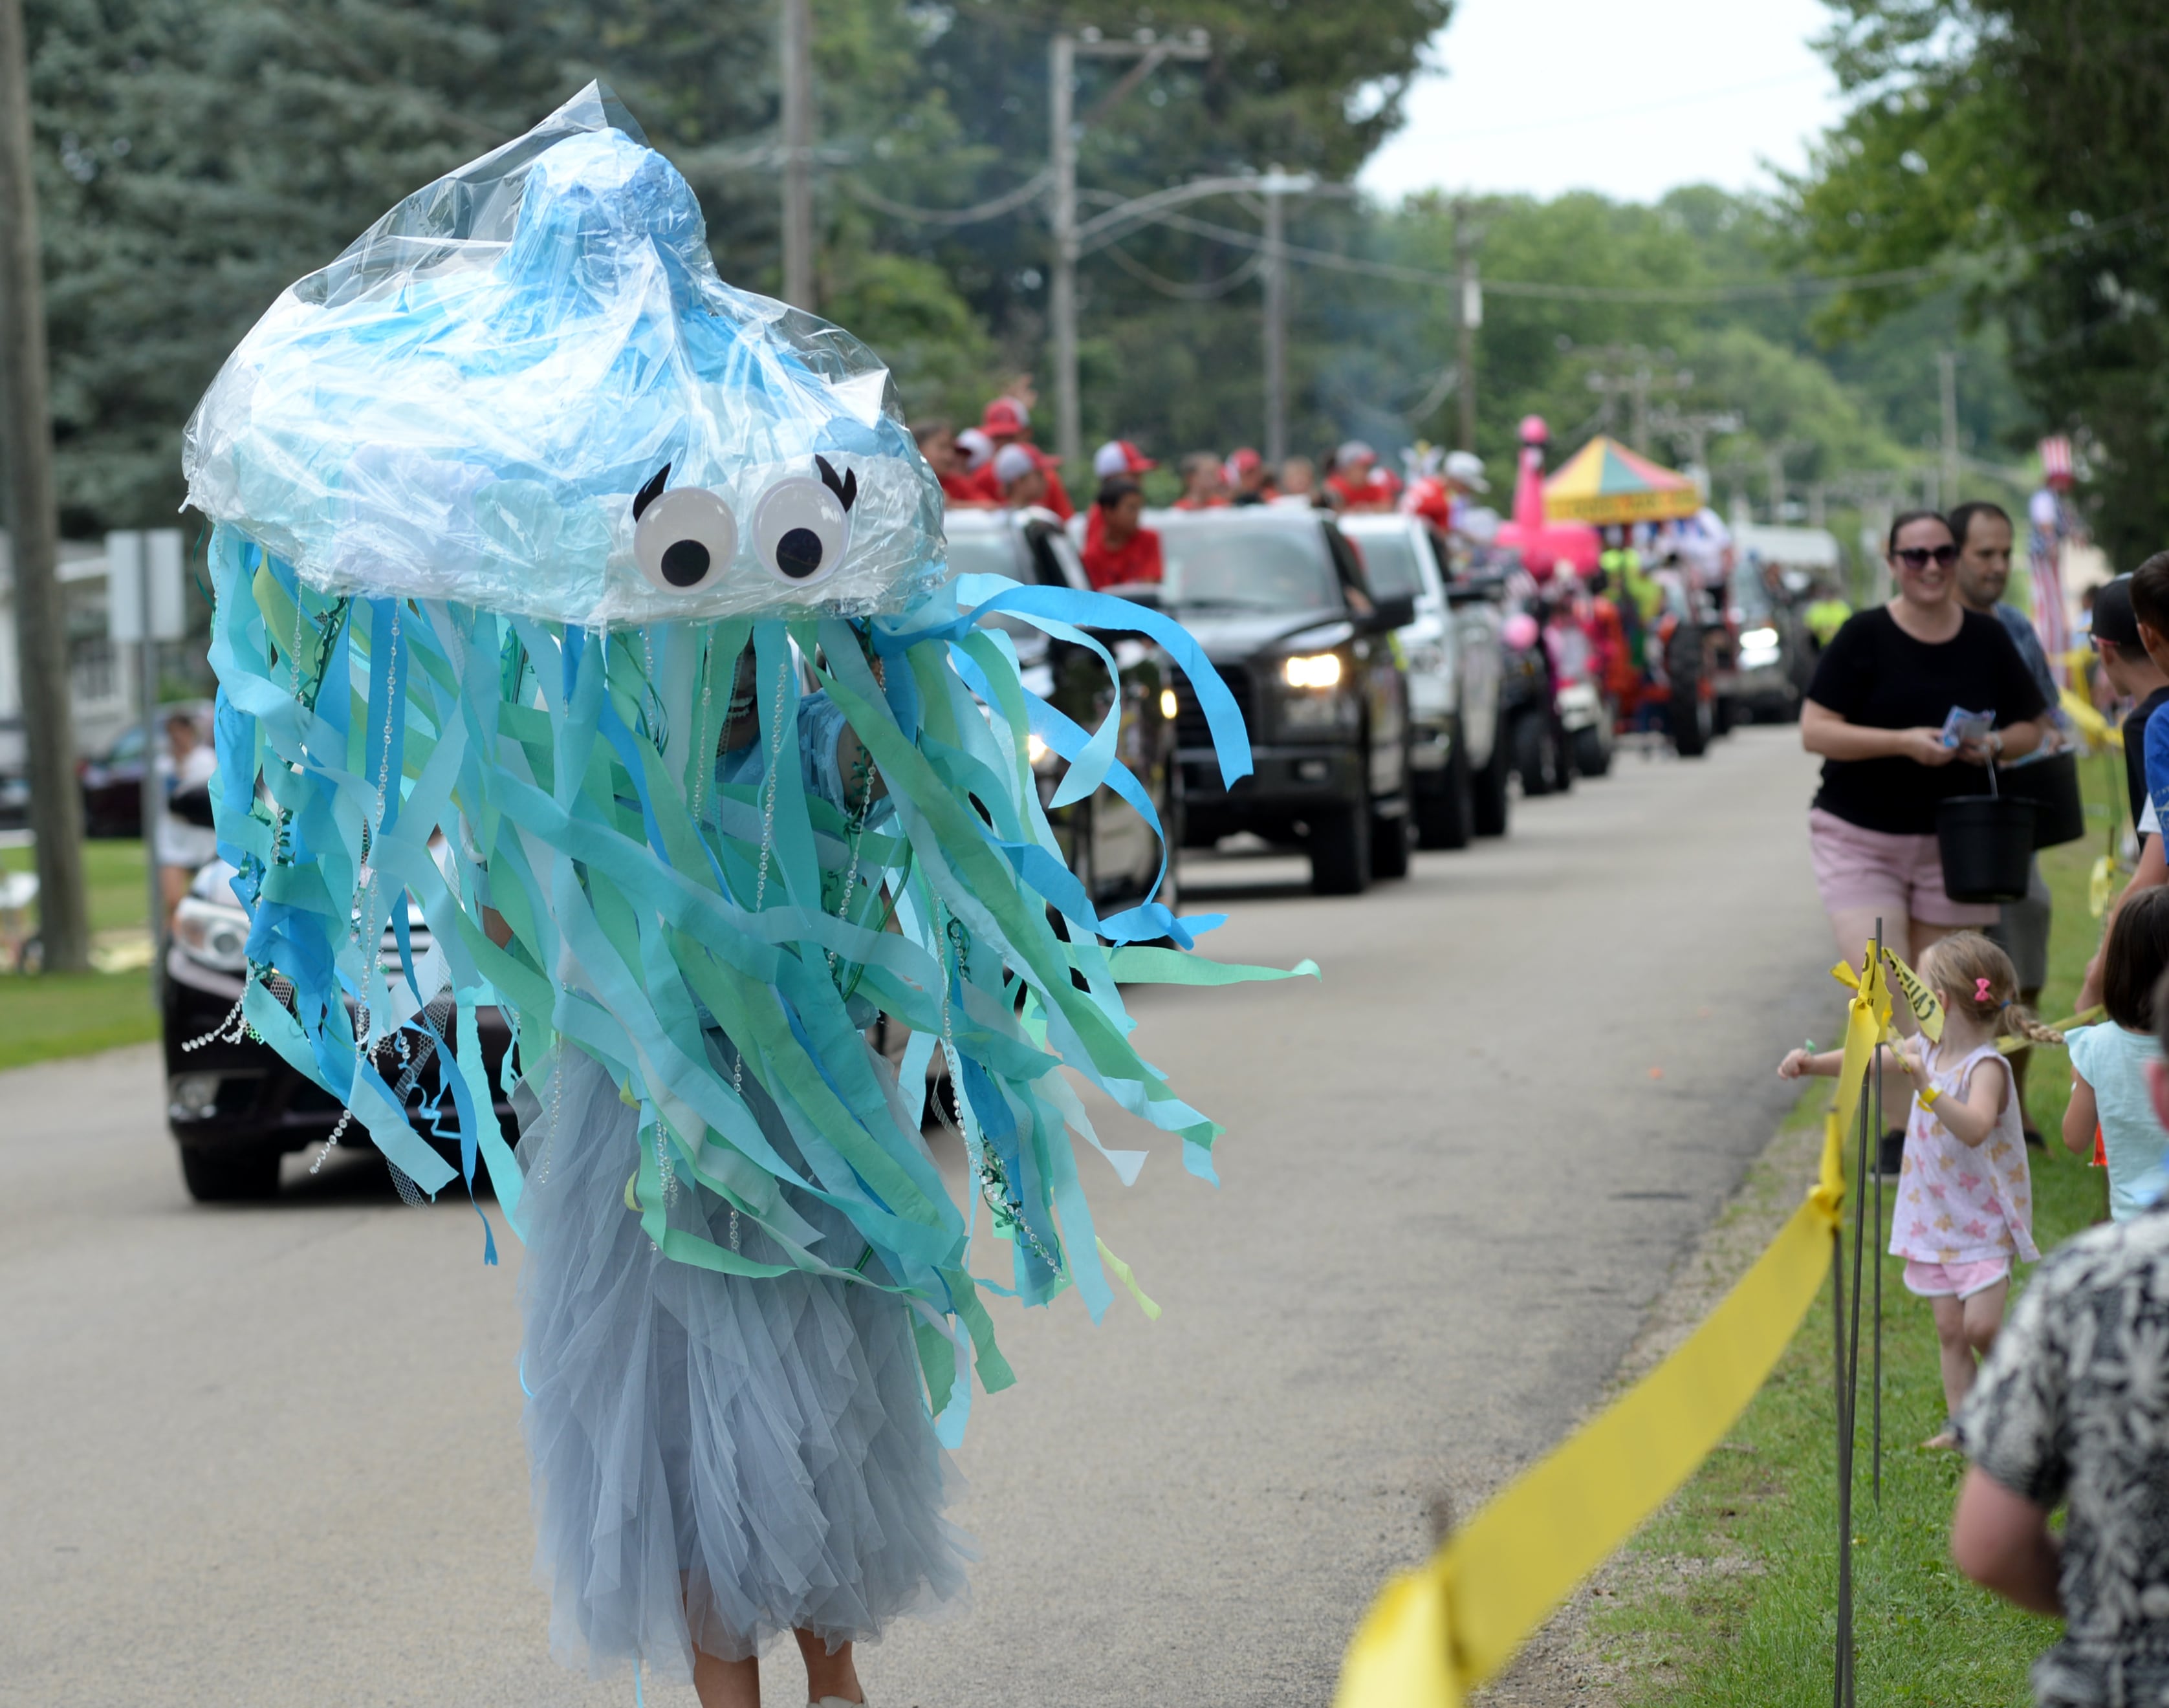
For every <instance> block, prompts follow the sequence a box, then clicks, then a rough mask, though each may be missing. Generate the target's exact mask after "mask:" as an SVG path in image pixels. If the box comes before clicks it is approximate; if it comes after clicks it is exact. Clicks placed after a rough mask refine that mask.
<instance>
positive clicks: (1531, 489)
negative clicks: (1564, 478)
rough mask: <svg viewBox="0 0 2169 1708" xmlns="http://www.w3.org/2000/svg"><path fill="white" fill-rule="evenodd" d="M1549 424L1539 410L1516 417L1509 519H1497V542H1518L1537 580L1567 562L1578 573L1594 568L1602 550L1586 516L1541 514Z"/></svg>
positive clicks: (1524, 562) (1509, 543) (1512, 543)
mask: <svg viewBox="0 0 2169 1708" xmlns="http://www.w3.org/2000/svg"><path fill="white" fill-rule="evenodd" d="M1550 441H1551V429H1550V428H1547V427H1546V426H1545V425H1544V418H1543V416H1541V415H1525V416H1523V417H1522V418H1521V469H1520V471H1519V473H1518V474H1516V476H1515V480H1514V519H1513V520H1512V521H1511V522H1505V523H1501V524H1500V527H1499V543H1500V545H1513V546H1518V547H1520V548H1521V562H1522V565H1523V567H1526V568H1527V570H1528V572H1529V573H1530V574H1531V575H1532V576H1534V577H1536V578H1537V580H1538V581H1546V580H1548V579H1549V578H1550V577H1551V573H1552V571H1553V568H1554V567H1557V566H1558V565H1559V564H1562V563H1564V564H1568V565H1570V566H1571V567H1573V568H1574V570H1575V572H1576V573H1577V574H1579V575H1582V576H1589V575H1593V574H1595V573H1596V558H1597V554H1598V553H1599V552H1600V551H1602V550H1603V541H1602V540H1601V539H1599V538H1598V535H1597V532H1596V528H1595V527H1594V526H1593V525H1592V524H1590V523H1587V522H1548V521H1546V520H1545V519H1544V447H1545V446H1546V445H1547V444H1549V443H1550Z"/></svg>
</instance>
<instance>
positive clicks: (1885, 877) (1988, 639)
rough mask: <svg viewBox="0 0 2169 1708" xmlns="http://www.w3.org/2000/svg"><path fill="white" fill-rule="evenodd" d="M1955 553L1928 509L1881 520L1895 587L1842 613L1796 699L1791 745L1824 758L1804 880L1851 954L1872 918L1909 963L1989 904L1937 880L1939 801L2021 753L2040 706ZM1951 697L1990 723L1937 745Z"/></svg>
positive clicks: (1988, 919)
mask: <svg viewBox="0 0 2169 1708" xmlns="http://www.w3.org/2000/svg"><path fill="white" fill-rule="evenodd" d="M1886 561H1888V562H1889V565H1890V569H1891V573H1892V574H1893V576H1894V577H1895V578H1896V581H1897V585H1898V594H1897V597H1896V598H1895V599H1891V600H1890V601H1889V603H1888V604H1881V605H1877V606H1873V607H1872V608H1870V609H1867V610H1864V611H1862V612H1860V613H1859V614H1858V615H1855V616H1852V617H1851V618H1848V619H1847V621H1846V624H1845V626H1844V627H1843V628H1841V629H1840V630H1839V631H1837V634H1836V636H1835V637H1833V638H1832V640H1831V643H1830V645H1829V646H1826V647H1825V648H1824V649H1823V655H1822V658H1821V660H1820V662H1818V663H1817V665H1816V667H1815V679H1814V680H1813V681H1812V682H1811V683H1809V686H1808V697H1807V700H1806V701H1805V702H1804V704H1803V705H1802V706H1801V708H1800V742H1801V745H1803V746H1804V747H1805V748H1807V750H1808V751H1809V753H1820V754H1821V755H1822V757H1823V761H1824V764H1823V782H1822V788H1821V790H1820V792H1819V793H1818V794H1817V795H1816V796H1815V805H1814V806H1813V807H1812V808H1811V809H1810V810H1809V813H1808V838H1809V848H1810V850H1811V852H1812V853H1813V854H1814V858H1815V886H1816V888H1817V889H1818V890H1819V891H1820V892H1821V896H1822V903H1823V910H1824V912H1825V913H1828V914H1829V916H1830V922H1831V930H1832V932H1834V933H1835V934H1836V937H1837V945H1838V952H1839V953H1840V954H1841V955H1844V956H1845V957H1846V958H1847V960H1850V961H1851V962H1852V963H1853V964H1854V965H1855V966H1857V965H1858V964H1859V962H1860V958H1861V954H1862V951H1863V949H1864V947H1865V946H1866V944H1867V943H1868V939H1870V938H1871V937H1872V936H1873V934H1874V930H1875V922H1876V920H1877V919H1878V918H1880V919H1881V920H1882V921H1883V939H1884V943H1885V944H1887V945H1888V946H1889V948H1890V949H1892V950H1895V952H1896V953H1898V954H1899V955H1903V956H1904V957H1905V959H1906V960H1907V961H1908V962H1909V963H1911V964H1913V965H1916V966H1917V965H1918V964H1919V961H1920V957H1921V950H1925V949H1926V948H1927V946H1928V945H1929V944H1931V943H1933V942H1934V941H1935V940H1936V939H1937V938H1939V937H1944V936H1948V934H1950V933H1952V932H1953V931H1956V930H1959V929H1961V928H1964V927H1968V926H1972V927H1975V928H1978V927H1980V926H1985V925H1990V924H1992V923H1995V921H1996V917H1997V909H1996V907H1993V906H1980V905H1976V904H1974V903H1969V902H1953V900H1951V898H1950V897H1949V896H1948V895H1947V894H1945V893H1944V891H1943V859H1942V856H1941V854H1940V853H1939V852H1938V850H1937V845H1936V809H1937V807H1939V806H1942V805H1943V801H1945V800H1946V799H1947V798H1948V797H1949V796H1951V795H1971V794H1975V793H1979V792H1981V791H1983V790H1985V788H1986V786H1987V785H1985V783H1984V781H1983V780H1982V778H1981V774H1980V768H1981V767H1983V766H1985V765H1987V764H1991V763H1992V762H1994V761H1995V760H1996V759H1997V758H2017V756H2018V755H2019V754H2021V753H2032V752H2033V748H2035V746H2036V745H2037V744H2038V742H2040V739H2041V726H2040V725H2039V723H2038V722H2037V720H2038V718H2039V717H2040V716H2041V715H2042V713H2043V712H2044V710H2046V706H2045V705H2044V702H2043V700H2042V698H2041V690H2040V689H2038V687H2036V686H2035V685H2034V683H2033V677H2032V676H2031V675H2030V674H2029V673H2028V671H2027V668H2026V665H2025V662H2024V661H2023V660H2022V659H2021V658H2020V657H2019V656H2018V649H2017V647H2016V646H2012V643H2011V636H2009V635H2008V634H2006V633H2005V632H2004V629H2003V625H2001V623H1999V622H1997V621H1996V619H1995V618H1994V617H1986V616H1983V615H1980V613H1979V612H1977V611H1972V610H1969V609H1966V607H1965V606H1964V604H1962V603H1961V602H1960V601H1959V599H1958V577H1957V575H1956V572H1955V566H1956V565H1957V562H1958V541H1957V540H1956V539H1955V538H1954V537H1953V535H1952V533H1951V529H1950V524H1948V523H1947V522H1945V521H1944V520H1943V517H1942V516H1940V515H1939V514H1937V513H1936V512H1935V511H1933V510H1911V511H1908V512H1906V513H1905V514H1904V515H1902V516H1900V517H1899V518H1898V519H1897V520H1896V521H1895V522H1894V523H1892V524H1890V536H1889V545H1888V551H1887V553H1886ZM1953 708H1963V709H1964V710H1967V711H1972V712H1991V713H1993V714H1994V715H1995V718H1996V723H1995V726H1994V728H1993V729H1991V730H1990V732H1989V733H1988V734H1987V735H1986V736H1985V737H1979V738H1976V739H1973V740H1969V741H1968V742H1965V743H1964V745H1963V746H1960V747H1957V748H1947V747H1945V746H1944V745H1943V723H1944V720H1945V719H1946V718H1947V717H1948V716H1949V714H1950V712H1951V711H1952V710H1953Z"/></svg>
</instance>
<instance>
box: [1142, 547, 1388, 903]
mask: <svg viewBox="0 0 2169 1708" xmlns="http://www.w3.org/2000/svg"><path fill="white" fill-rule="evenodd" d="M1150 525H1152V526H1153V527H1155V528H1157V529H1159V532H1160V540H1161V550H1162V555H1163V557H1164V561H1165V565H1166V572H1165V580H1164V583H1162V585H1161V588H1160V590H1159V604H1160V605H1161V607H1162V608H1163V609H1165V610H1166V611H1167V612H1168V613H1169V614H1170V615H1173V616H1174V617H1175V618H1177V619H1178V620H1180V622H1181V623H1182V625H1184V626H1185V627H1186V628H1187V629H1188V630H1189V631H1191V634H1192V635H1194V636H1196V638H1197V641H1198V644H1199V645H1200V646H1202V647H1203V648H1204V649H1205V653H1206V656H1207V657H1208V658H1210V659H1211V660H1212V663H1213V665H1214V667H1215V668H1217V669H1218V671H1219V673H1220V676H1221V679H1222V680H1223V681H1224V682H1225V683H1226V684H1228V691H1229V692H1230V693H1231V694H1234V698H1235V703H1236V705H1238V706H1239V707H1240V708H1241V709H1242V713H1243V722H1244V726H1245V728H1246V729H1247V730H1248V732H1249V734H1250V753H1251V763H1252V764H1253V766H1254V767H1255V771H1254V774H1252V775H1250V776H1249V777H1246V778H1244V779H1243V780H1241V781H1239V782H1238V783H1237V784H1236V785H1235V786H1234V788H1233V789H1232V790H1223V788H1222V787H1221V784H1220V771H1219V767H1218V764H1217V763H1215V761H1214V759H1213V757H1212V748H1211V745H1210V742H1209V740H1208V737H1207V732H1206V725H1205V716H1204V713H1203V711H1202V710H1201V709H1200V708H1199V706H1198V704H1197V700H1196V694H1194V693H1193V692H1192V690H1191V687H1190V684H1189V683H1188V681H1187V680H1186V679H1185V680H1183V681H1181V682H1180V684H1178V686H1177V690H1176V692H1177V702H1176V710H1175V740H1176V743H1177V749H1178V754H1179V757H1180V761H1181V764H1182V780H1183V794H1184V809H1185V813H1186V817H1185V828H1186V841H1187V842H1188V843H1190V845H1191V846H1192V847H1206V848H1209V847H1210V846H1212V843H1215V842H1217V841H1218V839H1219V838H1222V837H1223V836H1228V835H1230V834H1233V833H1234V832H1237V831H1242V830H1248V831H1251V832H1254V833H1256V834H1257V835H1259V836H1260V837H1263V838H1265V839H1266V841H1268V842H1271V843H1291V844H1295V845H1298V846H1300V847H1302V848H1303V849H1306V850H1307V851H1308V854H1309V855H1310V877H1311V887H1312V888H1313V889H1314V890H1316V891H1318V892H1319V893H1320V894H1321V895H1352V894H1354V893H1356V891H1360V890H1362V889H1363V888H1364V887H1365V886H1367V885H1368V884H1369V882H1370V881H1371V880H1372V878H1374V877H1379V878H1397V877H1400V876H1402V875H1405V874H1406V872H1407V871H1408V869H1409V845H1410V837H1411V833H1412V830H1413V827H1412V825H1411V823H1410V817H1409V806H1410V789H1409V742H1410V726H1409V691H1408V682H1407V679H1406V678H1405V677H1404V674H1403V673H1402V670H1401V667H1400V664H1399V662H1398V660H1397V658H1396V657H1395V653H1394V644H1393V642H1394V631H1395V630H1397V629H1399V628H1401V627H1404V625H1407V624H1408V623H1410V622H1411V621H1412V620H1414V618H1415V601H1414V600H1413V599H1410V598H1409V597H1408V596H1406V595H1405V594H1404V595H1402V596H1400V597H1398V598H1393V599H1386V598H1379V597H1377V596H1375V595H1374V594H1373V593H1372V591H1371V589H1370V588H1368V587H1367V585H1366V584H1365V581H1364V576H1363V567H1362V560H1361V559H1360V558H1359V557H1358V556H1356V552H1355V551H1353V550H1352V549H1351V547H1350V545H1349V544H1348V541H1347V540H1346V539H1345V538H1344V537H1342V535H1341V533H1340V529H1338V528H1336V527H1335V526H1334V524H1333V522H1332V520H1331V519H1330V518H1329V517H1327V516H1326V515H1325V514H1324V513H1323V512H1320V511H1315V510H1303V509H1297V508H1285V509H1283V508H1277V507H1253V508H1240V509H1238V508H1227V509H1217V510H1202V511H1174V512H1168V513H1162V514H1157V515H1155V516H1154V517H1153V518H1152V519H1151V524H1150Z"/></svg>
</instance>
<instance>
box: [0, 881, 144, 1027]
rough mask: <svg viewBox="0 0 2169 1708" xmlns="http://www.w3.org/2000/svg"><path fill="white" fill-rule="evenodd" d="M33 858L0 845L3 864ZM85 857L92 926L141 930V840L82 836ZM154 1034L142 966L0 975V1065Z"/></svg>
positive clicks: (107, 931) (106, 930)
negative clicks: (120, 969) (31, 975)
mask: <svg viewBox="0 0 2169 1708" xmlns="http://www.w3.org/2000/svg"><path fill="white" fill-rule="evenodd" d="M35 864H36V859H35V854H34V853H33V851H32V850H31V849H28V848H0V871H29V870H33V869H34V867H35ZM83 865H84V878H85V881H86V882H87V883H88V886H89V890H90V928H91V931H92V933H93V935H94V936H99V935H103V936H104V937H105V938H106V939H108V940H111V939H116V938H120V937H123V936H127V935H131V934H132V935H140V934H141V933H142V932H143V930H144V929H145V923H144V922H145V919H146V917H147V916H146V912H145V910H146V908H147V907H148V905H149V903H148V901H147V897H146V894H145V888H144V873H143V844H142V843H140V842H88V843H84V844H83ZM157 1035H158V1013H157V1009H156V1008H152V1006H151V996H150V978H149V975H148V974H147V973H145V972H143V971H134V972H118V973H99V972H91V973H77V974H72V975H68V976H59V975H56V976H52V977H49V978H47V977H40V978H21V977H17V976H14V975H13V973H12V972H11V973H9V974H8V975H6V976H0V1068H8V1067H22V1066H23V1065H24V1063H26V1062H43V1061H45V1060H47V1059H49V1058H51V1057H52V1056H82V1055H86V1054H88V1052H90V1051H93V1050H109V1049H111V1048H112V1047H113V1046H115V1045H117V1044H134V1043H139V1042H141V1040H144V1039H147V1038H155V1037H157Z"/></svg>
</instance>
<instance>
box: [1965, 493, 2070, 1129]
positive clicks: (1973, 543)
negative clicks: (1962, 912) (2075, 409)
mask: <svg viewBox="0 0 2169 1708" xmlns="http://www.w3.org/2000/svg"><path fill="white" fill-rule="evenodd" d="M1949 521H1950V524H1951V534H1952V537H1953V538H1954V539H1955V540H1957V541H1958V598H1959V599H1960V600H1961V601H1963V602H1964V604H1965V606H1966V608H1967V609H1969V610H1975V611H1979V612H1980V614H1981V615H1983V616H1992V617H1994V618H1995V619H1996V621H1998V622H2000V623H2001V624H2002V625H2003V627H2004V631H2005V632H2006V634H2008V635H2009V636H2011V640H2012V645H2013V646H2017V648H2018V656H2019V657H2021V658H2022V659H2024V660H2025V661H2026V669H2027V672H2028V674H2029V675H2031V676H2032V677H2033V685H2034V686H2035V687H2036V688H2038V689H2040V690H2041V697H2042V698H2043V699H2044V700H2046V701H2047V702H2048V703H2049V712H2048V717H2049V722H2050V723H2051V724H2052V725H2059V726H2060V724H2061V721H2062V714H2061V713H2060V712H2059V711H2058V710H2056V707H2057V705H2058V702H2059V700H2060V699H2061V695H2060V694H2059V692H2058V690H2057V688H2056V680H2055V678H2054V676H2052V675H2051V674H2050V673H2049V655H2048V654H2047V653H2046V652H2043V651H2042V649H2041V637H2040V636H2038V635H2037V634H2035V633H2034V632H2033V620H2032V619H2031V618H2029V617H2028V616H2027V615H2026V614H2025V613H2024V612H2023V611H2022V610H2020V609H2017V607H2016V606H2013V605H2006V604H2004V603H2003V590H2004V588H2006V586H2008V585H2009V584H2010V581H2011V546H2012V537H2013V536H2012V527H2011V518H2010V517H2009V516H2008V515H2006V513H2004V511H2003V509H2002V507H2001V506H2000V505H1996V504H1991V503H1988V502H1986V501H1985V500H1976V501H1974V502H1973V503H1965V504H1960V505H1959V506H1958V508H1955V509H1953V511H1952V512H1951V513H1950V517H1949ZM2045 745H2046V744H2045V743H2044V747H2045ZM2049 912H2050V905H2049V884H2048V881H2047V880H2046V879H2045V878H2044V877H2043V876H2042V875H2041V862H2040V861H2039V860H2038V859H2036V860H2035V861H2034V862H2033V872H2032V874H2031V875H2030V876H2029V877H2028V880H2027V885H2026V899H2025V900H2024V901H2022V902H2005V903H2004V904H2003V917H2002V918H2001V919H2000V920H1999V921H1997V923H1996V924H1995V925H1993V926H1991V927H1990V928H1989V932H1988V934H1989V935H1990V937H1992V938H1994V939H1996V942H1997V943H1998V944H2001V946H2002V949H2003V952H2004V953H2005V954H2006V955H2009V956H2010V957H2011V964H2012V966H2013V967H2015V968H2016V969H2017V973H2018V996H2019V1000H2020V1001H2022V1003H2025V1004H2026V1006H2027V1007H2028V1008H2037V1007H2038V1005H2039V1003H2040V1000H2041V987H2042V986H2043V985H2044V984H2046V983H2048V982H2049ZM2032 1056H2033V1051H2031V1050H2021V1051H2017V1053H2016V1054H2015V1055H2013V1056H2012V1058H2011V1071H2012V1077H2013V1078H2014V1079H2015V1080H2017V1087H2018V1098H2019V1105H2020V1108H2021V1109H2023V1108H2024V1106H2025V1099H2026V1067H2027V1064H2028V1062H2029V1061H2030V1060H2031V1058H2032ZM2025 1128H2026V1142H2027V1143H2028V1144H2029V1145H2032V1146H2035V1147H2038V1146H2039V1145H2040V1143H2041V1136H2040V1134H2038V1132H2036V1131H2034V1130H2033V1122H2032V1121H2030V1120H2028V1121H2027V1122H2026V1123H2025Z"/></svg>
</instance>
